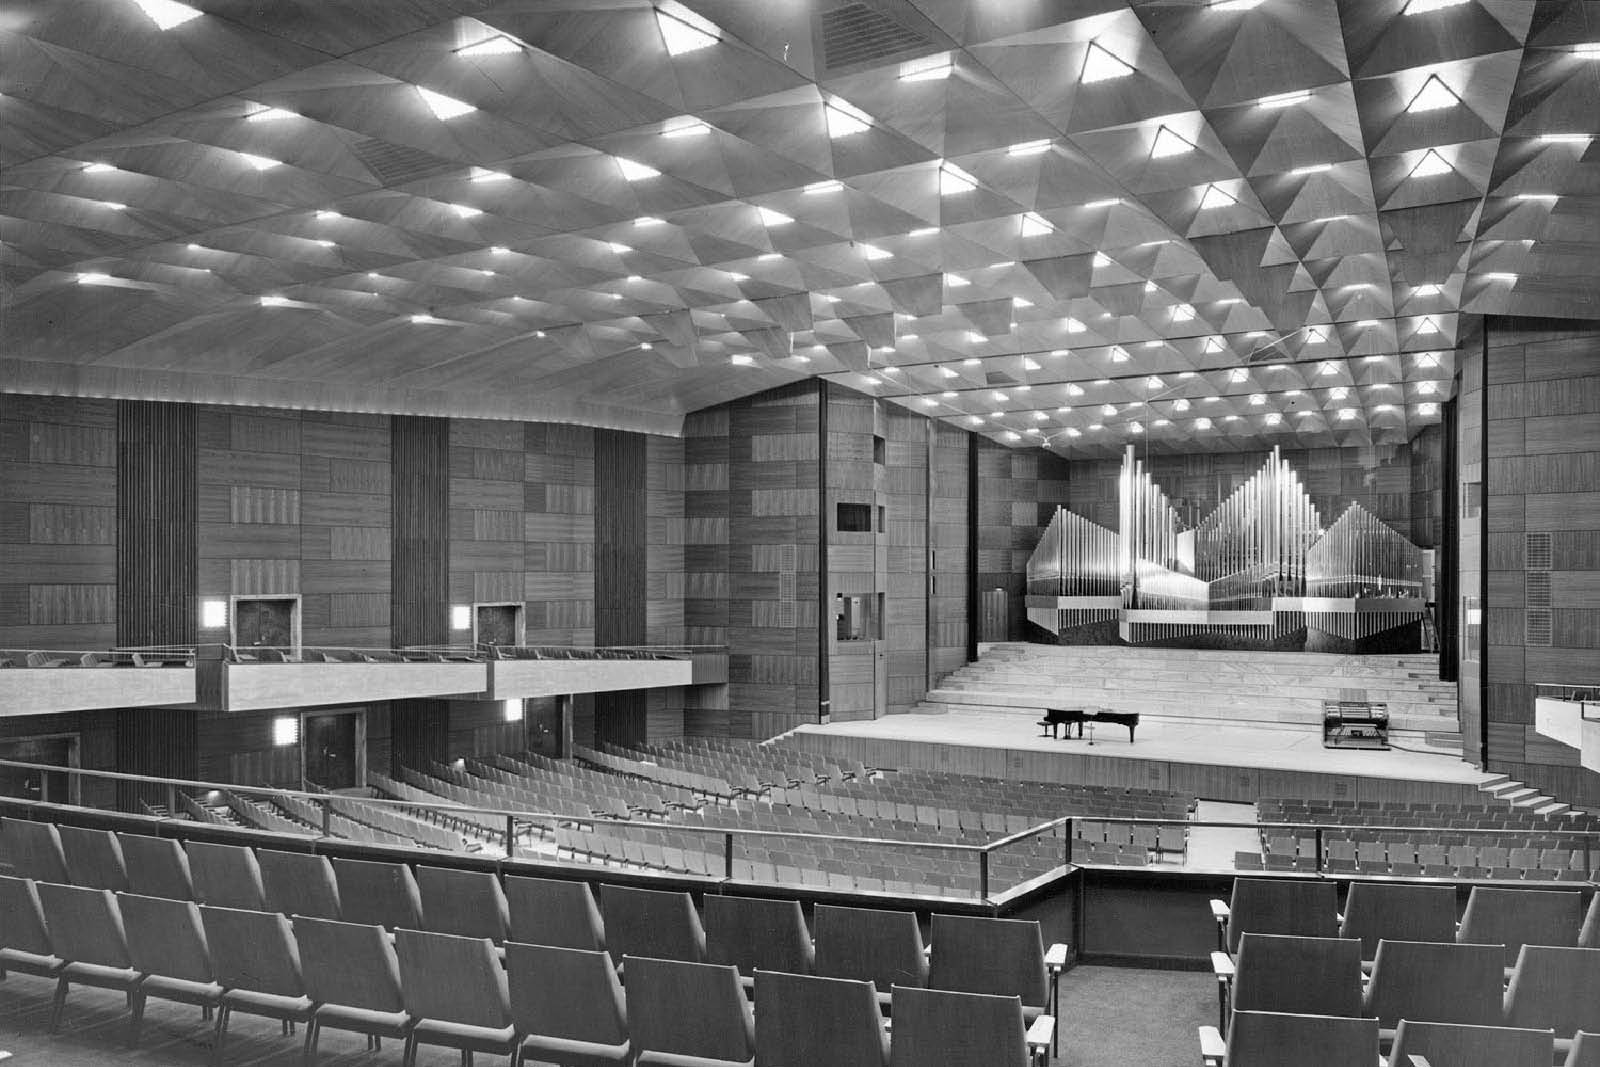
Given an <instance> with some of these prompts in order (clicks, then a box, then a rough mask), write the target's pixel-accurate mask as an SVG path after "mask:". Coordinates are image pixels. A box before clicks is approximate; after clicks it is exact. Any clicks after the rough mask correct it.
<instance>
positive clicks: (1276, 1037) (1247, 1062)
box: [1200, 1011, 1382, 1067]
mask: <svg viewBox="0 0 1600 1067" xmlns="http://www.w3.org/2000/svg"><path fill="white" fill-rule="evenodd" d="M1200 1057H1201V1061H1202V1063H1203V1064H1204V1065H1205V1067H1283V1065H1284V1064H1290V1063H1292V1064H1294V1065H1295V1067H1368V1065H1374V1067H1375V1065H1377V1064H1379V1063H1381V1062H1382V1061H1381V1060H1380V1059H1379V1058H1378V1021H1377V1020H1376V1019H1350V1018H1343V1017H1337V1016H1331V1015H1291V1014H1286V1013H1282V1012H1268V1011H1240V1012H1235V1013H1234V1015H1233V1022H1232V1025H1231V1026H1230V1027H1229V1028H1228V1040H1227V1043H1226V1044H1224V1043H1223V1040H1222V1035H1221V1034H1220V1033H1218V1032H1217V1030H1216V1029H1215V1028H1213V1027H1210V1026H1202V1027H1201V1028H1200Z"/></svg>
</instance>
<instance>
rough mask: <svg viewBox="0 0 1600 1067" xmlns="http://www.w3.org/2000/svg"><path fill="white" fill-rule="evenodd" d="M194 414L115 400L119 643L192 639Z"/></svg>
mask: <svg viewBox="0 0 1600 1067" xmlns="http://www.w3.org/2000/svg"><path fill="white" fill-rule="evenodd" d="M195 435H196V414H195V409H194V407H192V406H191V405H188V404H166V403H157V402H153V401H145V400H122V401H118V402H117V467H116V476H117V598H116V599H117V624H116V642H117V643H118V644H122V645H182V644H192V643H194V642H195V641H196V640H197V639H198V636H199V635H198V628H199V618H198V614H197V607H196V594H197V592H199V590H198V589H197V578H198V571H197V560H198V556H199V552H198V549H199V523H198V512H199V508H198V496H197V494H198V487H197V471H198V467H197V464H196V441H195Z"/></svg>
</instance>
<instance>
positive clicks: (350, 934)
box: [294, 917, 415, 1065]
mask: <svg viewBox="0 0 1600 1067" xmlns="http://www.w3.org/2000/svg"><path fill="white" fill-rule="evenodd" d="M294 940H295V944H296V945H297V946H298V947H299V949H300V967H301V973H302V974H303V975H304V977H305V983H306V995H307V996H309V997H310V998H311V1000H312V1002H313V1004H315V1007H314V1008H313V1009H312V1012H311V1021H310V1022H309V1023H307V1025H306V1043H305V1050H304V1051H305V1061H306V1063H307V1064H308V1065H314V1064H315V1063H316V1062H317V1039H318V1037H319V1036H320V1034H321V1031H323V1030H324V1029H331V1030H349V1031H353V1032H355V1033H358V1034H365V1035H367V1044H368V1047H369V1048H377V1047H379V1045H380V1044H381V1043H382V1040H383V1039H384V1038H386V1037H395V1038H402V1039H403V1038H405V1037H406V1035H407V1034H409V1033H410V1032H411V1027H412V1026H413V1025H414V1023H415V1020H414V1019H412V1017H411V1016H410V1014H408V1013H407V1012H406V1005H405V996H404V994H403V993H402V992H401V989H400V961H399V959H398V958H397V957H396V956H395V951H394V946H393V945H392V944H390V943H389V935H388V933H387V932H386V931H385V930H384V928H383V927H382V926H380V925H378V924H376V923H373V924H371V925H362V924H357V923H343V922H333V921H332V920H330V919H308V918H304V917H300V918H297V919H295V920H294Z"/></svg>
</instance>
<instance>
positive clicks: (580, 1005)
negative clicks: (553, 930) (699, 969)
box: [506, 890, 628, 1047]
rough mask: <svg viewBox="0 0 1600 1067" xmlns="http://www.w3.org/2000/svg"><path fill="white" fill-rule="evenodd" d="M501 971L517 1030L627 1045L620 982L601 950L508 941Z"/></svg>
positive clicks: (625, 1017)
mask: <svg viewBox="0 0 1600 1067" xmlns="http://www.w3.org/2000/svg"><path fill="white" fill-rule="evenodd" d="M585 892H587V890H585ZM506 973H507V975H508V977H509V978H510V982H511V1018H512V1021H513V1022H515V1024H516V1027H517V1031H518V1033H522V1034H529V1035H536V1036H539V1037H549V1038H555V1039H557V1040H560V1041H582V1042H586V1043H588V1044H594V1045H608V1046H613V1047H616V1046H626V1045H627V1044H628V1016H627V1010H626V1008H625V1007H624V1004H623V998H622V983H621V982H619V981H618V980H617V969H616V967H615V966H614V965H613V964H612V962H611V957H610V956H609V955H607V954H606V953H605V952H601V951H598V950H588V949H578V948H557V947H554V946H550V945H524V944H520V943H518V942H516V941H508V942H506Z"/></svg>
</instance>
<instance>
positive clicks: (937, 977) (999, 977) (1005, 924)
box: [928, 914, 1067, 1038]
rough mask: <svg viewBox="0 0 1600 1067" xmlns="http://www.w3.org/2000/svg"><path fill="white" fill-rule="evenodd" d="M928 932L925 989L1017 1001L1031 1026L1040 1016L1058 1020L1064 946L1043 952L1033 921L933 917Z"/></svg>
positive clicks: (937, 915)
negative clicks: (1009, 998) (926, 985)
mask: <svg viewBox="0 0 1600 1067" xmlns="http://www.w3.org/2000/svg"><path fill="white" fill-rule="evenodd" d="M930 933H931V935H932V937H931V939H932V941H933V951H932V953H931V961H930V965H929V968H928V988H929V989H943V990H948V991H950V992H955V993H985V994H988V995H990V996H1001V997H1013V996H1014V997H1017V998H1019V999H1020V1000H1021V1001H1022V1017H1023V1021H1024V1022H1025V1023H1027V1024H1028V1025H1030V1026H1031V1025H1033V1021H1034V1020H1035V1019H1037V1018H1038V1017H1039V1016H1041V1015H1045V1014H1048V1015H1050V1016H1051V1017H1053V1018H1058V1017H1059V1011H1060V988H1059V986H1060V980H1061V972H1062V971H1063V970H1064V969H1065V968H1066V965H1067V946H1066V945H1063V944H1054V945H1051V946H1050V950H1049V951H1048V952H1046V951H1045V947H1044V935H1043V932H1042V930H1041V929H1040V926H1039V923H1038V922H1037V921H1033V920H1028V921H1021V920H1017V919H992V918H987V917H983V916H965V915H941V914H935V915H934V916H933V920H932V928H931V931H930ZM1053 1037H1054V1035H1052V1038H1053Z"/></svg>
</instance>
